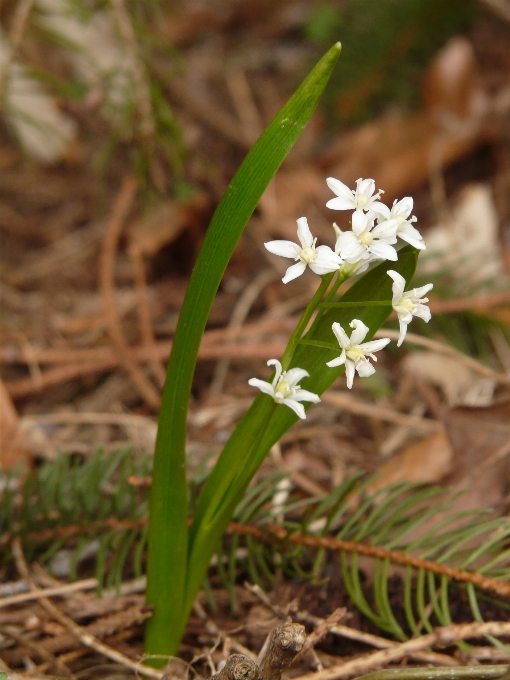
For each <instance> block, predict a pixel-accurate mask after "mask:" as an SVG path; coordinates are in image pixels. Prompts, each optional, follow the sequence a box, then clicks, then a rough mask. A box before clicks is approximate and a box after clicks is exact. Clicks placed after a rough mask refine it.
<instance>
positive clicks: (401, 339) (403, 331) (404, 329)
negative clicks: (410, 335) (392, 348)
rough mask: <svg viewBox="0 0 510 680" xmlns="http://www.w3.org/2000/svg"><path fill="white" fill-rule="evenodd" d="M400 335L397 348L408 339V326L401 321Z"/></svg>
mask: <svg viewBox="0 0 510 680" xmlns="http://www.w3.org/2000/svg"><path fill="white" fill-rule="evenodd" d="M399 322H400V335H399V336H398V342H397V347H400V345H401V344H402V343H403V342H404V338H405V337H406V332H407V324H406V323H404V322H403V321H400V318H399Z"/></svg>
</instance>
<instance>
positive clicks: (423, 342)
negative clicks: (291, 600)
mask: <svg viewBox="0 0 510 680" xmlns="http://www.w3.org/2000/svg"><path fill="white" fill-rule="evenodd" d="M398 337H399V332H398V331H392V330H390V329H389V328H381V329H380V330H378V331H377V332H376V333H374V338H390V339H391V340H398ZM406 341H407V342H410V343H411V344H413V345H417V346H419V347H425V348H426V349H430V350H432V351H433V352H439V353H440V354H444V355H446V356H448V357H451V358H452V359H455V361H458V362H459V363H460V364H463V365H464V366H466V367H467V368H469V369H471V370H472V371H474V372H475V373H478V374H479V375H483V376H485V377H486V378H491V379H492V380H494V381H495V382H497V383H499V384H500V385H506V386H507V387H508V386H509V385H510V377H508V376H506V375H504V374H502V373H498V372H497V371H493V370H492V368H489V367H488V366H484V365H483V364H481V363H480V362H479V361H477V360H476V359H473V357H469V356H467V355H466V354H462V352H458V351H457V350H456V349H454V348H453V347H450V345H446V344H445V343H444V342H439V341H438V340H431V339H430V338H424V337H423V336H421V335H416V333H407V334H406Z"/></svg>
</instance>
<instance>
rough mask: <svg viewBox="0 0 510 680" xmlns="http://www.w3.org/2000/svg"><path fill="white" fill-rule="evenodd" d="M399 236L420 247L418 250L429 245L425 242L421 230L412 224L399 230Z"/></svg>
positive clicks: (424, 248)
mask: <svg viewBox="0 0 510 680" xmlns="http://www.w3.org/2000/svg"><path fill="white" fill-rule="evenodd" d="M397 236H398V237H399V238H401V239H402V241H406V243H409V245H411V246H414V247H415V248H418V250H426V248H427V246H426V245H425V243H424V242H423V239H422V237H421V234H420V232H419V231H418V229H415V228H414V227H413V226H412V225H410V224H406V225H405V226H404V227H402V228H401V229H399V230H398V231H397Z"/></svg>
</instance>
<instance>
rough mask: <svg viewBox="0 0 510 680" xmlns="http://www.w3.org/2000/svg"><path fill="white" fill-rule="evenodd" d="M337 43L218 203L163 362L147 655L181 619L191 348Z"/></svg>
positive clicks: (173, 640)
mask: <svg viewBox="0 0 510 680" xmlns="http://www.w3.org/2000/svg"><path fill="white" fill-rule="evenodd" d="M340 49H341V47H340V43H337V44H336V45H334V46H333V47H332V48H331V49H330V50H329V51H328V52H327V53H326V55H325V56H324V57H323V58H322V59H321V60H320V61H319V63H318V64H317V66H316V67H315V68H314V69H313V71H312V72H311V73H310V75H309V76H308V77H307V78H306V79H305V81H304V82H303V83H302V85H301V86H300V87H299V88H298V90H297V91H296V92H295V93H294V95H293V96H292V97H291V98H290V100H289V101H288V102H287V104H285V105H284V107H283V108H282V109H281V110H280V112H279V113H278V114H277V115H276V117H275V118H274V119H273V121H272V122H271V123H270V124H269V126H268V127H267V129H266V130H265V131H264V133H263V134H262V135H261V137H260V139H259V140H258V141H257V143H256V144H255V146H254V147H253V149H252V150H251V151H250V153H249V154H248V156H247V157H246V159H245V160H244V162H243V164H242V165H241V167H240V168H239V170H238V172H237V173H236V175H235V177H234V179H233V180H232V182H231V183H230V185H229V187H228V189H227V191H226V193H225V195H224V197H223V199H222V201H221V203H220V204H219V206H218V208H217V210H216V212H215V214H214V216H213V219H212V221H211V224H210V226H209V229H208V231H207V234H206V237H205V239H204V243H203V245H202V248H201V250H200V253H199V256H198V258H197V262H196V264H195V267H194V270H193V273H192V276H191V279H190V283H189V286H188V290H187V293H186V297H185V300H184V303H183V307H182V311H181V314H180V317H179V323H178V326H177V329H176V333H175V337H174V342H173V347H172V353H171V356H170V360H169V364H168V369H167V380H166V382H165V387H164V390H163V399H162V405H161V414H160V421H159V427H158V437H157V441H156V451H155V458H154V472H153V485H152V491H151V505H150V527H149V538H148V540H149V548H148V565H147V602H148V603H149V604H152V605H154V614H153V616H152V617H151V619H149V622H148V625H147V628H146V652H147V653H149V654H151V653H152V654H170V655H172V654H175V653H176V651H177V648H178V644H179V641H180V639H181V637H182V634H183V632H184V627H185V625H186V620H187V616H188V611H187V608H186V607H185V602H184V597H185V595H184V593H185V590H186V582H187V556H188V527H187V522H188V499H187V486H186V475H185V443H186V416H187V409H188V402H189V397H190V393H191V385H192V380H193V373H194V370H195V365H196V360H197V355H198V349H199V347H200V342H201V339H202V335H203V332H204V330H205V325H206V322H207V318H208V316H209V311H210V309H211V306H212V303H213V300H214V297H215V295H216V292H217V290H218V287H219V284H220V282H221V279H222V276H223V273H224V271H225V269H226V266H227V264H228V261H229V260H230V257H231V255H232V252H233V250H234V247H235V245H236V243H237V241H238V240H239V238H240V236H241V234H242V232H243V230H244V228H245V226H246V224H247V222H248V220H249V218H250V217H251V215H252V213H253V211H254V210H255V207H256V205H257V203H258V202H259V200H260V197H261V196H262V194H263V192H264V191H265V189H266V187H267V185H268V184H269V181H270V180H271V178H272V177H273V175H274V174H275V173H276V171H277V170H278V168H279V167H280V165H281V164H282V162H283V160H284V159H285V157H286V156H287V154H288V152H289V151H290V149H291V148H292V146H293V145H294V143H295V142H296V140H297V139H298V137H299V135H300V134H301V132H302V130H303V128H304V127H305V125H306V124H307V122H308V121H309V119H310V117H311V116H312V113H313V112H314V110H315V108H316V106H317V103H318V100H319V97H320V96H321V94H322V92H323V90H324V88H325V87H326V84H327V82H328V80H329V77H330V75H331V72H332V70H333V68H334V66H335V64H336V62H337V60H338V57H339V55H340Z"/></svg>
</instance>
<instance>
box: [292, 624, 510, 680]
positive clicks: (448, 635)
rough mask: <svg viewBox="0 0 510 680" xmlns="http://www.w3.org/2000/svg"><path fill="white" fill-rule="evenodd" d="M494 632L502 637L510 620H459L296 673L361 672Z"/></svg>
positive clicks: (337, 679) (332, 678) (313, 679)
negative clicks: (322, 667) (327, 665)
mask: <svg viewBox="0 0 510 680" xmlns="http://www.w3.org/2000/svg"><path fill="white" fill-rule="evenodd" d="M487 635H493V636H495V637H502V636H508V635H510V623H508V622H506V621H505V622H501V621H491V622H488V623H478V622H476V623H461V624H453V625H451V626H443V627H440V628H436V629H435V630H434V631H433V632H432V633H428V634H427V635H422V636H421V637H419V638H414V639H412V640H407V641H406V642H402V643H400V644H397V646H395V647H392V648H391V649H384V650H381V651H378V652H374V653H372V654H369V655H365V656H362V657H361V658H357V659H353V660H352V661H346V662H345V663H344V664H342V665H339V666H332V667H331V668H327V669H326V670H324V671H320V672H318V673H307V674H305V675H301V676H299V680H344V679H346V678H352V677H356V676H359V675H363V674H364V673H368V672H369V671H371V670H374V669H376V668H381V667H383V666H386V665H388V664H390V663H395V662H397V661H400V660H401V659H403V658H405V657H407V656H409V655H411V654H415V653H416V652H420V651H423V650H426V649H428V648H429V647H436V646H439V647H448V646H449V645H452V644H454V643H455V642H460V641H461V640H469V639H472V638H478V637H485V636H487ZM449 674H450V675H451V677H455V676H454V673H453V670H452V669H449Z"/></svg>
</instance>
